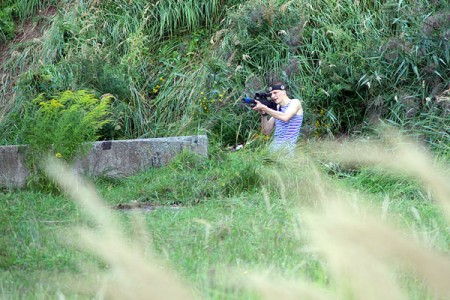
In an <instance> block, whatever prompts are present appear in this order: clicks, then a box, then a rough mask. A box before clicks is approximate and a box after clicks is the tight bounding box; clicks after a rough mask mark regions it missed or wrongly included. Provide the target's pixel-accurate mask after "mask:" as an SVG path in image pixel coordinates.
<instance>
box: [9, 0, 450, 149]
mask: <svg viewBox="0 0 450 300" xmlns="http://www.w3.org/2000/svg"><path fill="white" fill-rule="evenodd" d="M63 4H64V6H61V9H60V10H59V13H58V15H56V16H55V18H54V19H53V20H52V26H51V28H50V29H49V30H47V31H46V32H45V34H44V36H43V37H42V38H40V39H39V40H32V41H28V42H25V43H23V44H21V45H16V46H15V49H14V50H15V51H16V52H11V56H10V59H9V60H8V61H6V63H5V66H6V67H7V69H8V70H17V71H16V72H15V73H14V75H20V80H19V81H18V82H17V85H16V88H15V90H14V96H15V98H14V99H15V100H14V102H15V103H16V104H17V106H15V107H14V106H9V107H8V108H7V109H5V113H7V112H9V111H12V110H13V111H14V112H15V113H16V114H19V115H20V106H21V103H22V101H29V99H33V98H34V97H35V96H36V94H38V93H41V92H44V93H49V94H52V93H56V92H60V91H62V90H67V89H92V90H94V91H95V92H96V93H98V96H100V95H102V94H107V93H110V94H112V95H114V97H115V99H116V101H115V105H114V106H113V107H114V112H115V113H114V115H115V124H116V126H114V127H111V128H109V129H108V130H105V132H104V136H103V138H125V137H126V138H133V137H143V136H145V137H152V136H161V135H171V134H191V133H193V132H198V131H202V132H209V131H210V130H211V128H219V129H214V133H213V134H214V135H218V136H219V138H217V140H222V141H223V143H224V145H228V144H235V143H242V142H245V140H246V139H248V138H249V137H250V136H252V135H254V134H256V133H257V131H258V130H257V129H256V128H257V124H255V119H256V118H252V117H250V118H248V116H247V115H246V113H245V110H242V109H236V105H235V104H236V103H237V102H238V101H239V98H240V97H242V96H243V95H244V94H247V95H251V94H253V93H254V92H255V91H258V90H261V89H264V88H265V87H266V86H267V84H268V83H269V82H271V81H273V80H284V81H285V82H286V83H287V84H288V85H289V87H290V96H291V97H296V98H302V100H303V102H304V103H303V104H304V108H305V112H306V114H305V129H307V130H305V133H308V134H314V135H313V136H317V137H320V136H323V135H326V134H331V135H336V134H349V133H361V132H365V131H366V130H367V128H369V129H370V127H371V126H372V125H373V124H374V123H377V122H378V120H379V119H389V120H391V121H392V122H395V123H397V124H399V125H402V124H403V125H405V126H404V127H403V128H404V129H405V131H409V130H411V129H414V128H418V127H421V126H420V123H423V124H424V126H422V127H423V129H422V128H421V129H420V131H422V130H423V131H424V132H425V134H426V139H427V141H429V142H431V143H433V144H434V145H436V146H438V147H440V146H439V143H437V142H436V141H437V140H442V138H446V136H445V135H442V134H441V132H442V130H441V129H440V128H441V127H440V125H438V124H441V123H445V121H446V119H447V118H448V107H446V106H445V102H442V101H439V97H440V95H442V93H443V92H444V91H445V90H446V89H447V88H448V87H447V85H448V80H447V79H446V78H448V64H449V57H450V56H449V52H448V51H449V50H448V49H449V47H448V38H447V35H448V32H447V31H446V28H448V26H447V25H448V20H447V19H446V18H445V15H446V14H447V13H448V9H449V7H448V4H447V3H446V1H433V2H432V4H433V5H431V2H428V1H422V2H417V1H413V0H411V1H399V2H396V1H391V2H383V1H374V2H371V3H365V2H364V3H362V2H358V3H354V1H340V2H335V1H331V0H321V1H313V2H310V1H281V2H280V1H269V2H267V1H260V0H252V1H246V2H243V1H200V2H198V1H197V2H194V1H187V0H186V1H171V0H165V1H159V2H155V3H148V2H145V1H133V2H129V1H91V2H77V4H76V5H73V3H72V2H67V3H63ZM12 53H14V55H12ZM160 78H164V79H165V80H167V81H166V84H164V85H161V84H160V83H161V82H160V81H159V79H160ZM11 84H12V81H8V82H7V85H11ZM158 85H159V86H160V88H157V89H155V87H156V86H158ZM214 85H215V86H214ZM154 90H157V92H154ZM215 90H221V91H225V93H226V95H227V96H228V98H227V101H226V103H225V104H223V105H222V106H220V107H214V110H209V111H208V110H206V111H203V112H201V117H200V118H199V110H198V106H199V102H200V101H199V100H200V99H201V98H200V97H199V95H198V91H202V92H203V93H208V96H211V98H209V97H207V98H208V100H209V101H210V100H212V99H216V95H219V94H220V93H216V92H215ZM8 91H9V92H11V91H12V90H11V89H9V90H8ZM2 93H6V90H4V91H3V92H2ZM10 96H11V95H9V94H8V97H10ZM434 107H437V108H438V109H435V108H434ZM213 111H214V113H213ZM437 111H441V112H439V113H437ZM426 116H433V117H435V118H437V119H438V121H439V122H429V123H427V124H425V123H426V122H425V121H424V120H425V119H427V117H426ZM7 119H9V117H8V118H7ZM398 119H400V121H399V120H398ZM220 120H225V121H223V122H221V121H220ZM247 120H248V121H247ZM13 123H14V122H12V121H9V122H8V124H9V126H7V128H5V130H3V132H7V133H8V136H7V137H4V138H3V140H5V141H7V140H14V126H13ZM227 124H233V125H232V126H227ZM416 124H418V125H419V126H416ZM425 126H426V127H425ZM236 131H239V132H238V133H236ZM222 134H223V136H221V135H222ZM231 136H234V138H231ZM447 143H448V142H447V141H445V142H444V143H443V144H445V145H446V144H447ZM444 147H445V146H444Z"/></svg>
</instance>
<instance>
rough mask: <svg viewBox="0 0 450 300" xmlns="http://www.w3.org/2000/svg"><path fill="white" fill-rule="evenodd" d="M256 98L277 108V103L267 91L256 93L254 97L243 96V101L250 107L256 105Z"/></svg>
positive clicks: (272, 107) (269, 106) (274, 108)
mask: <svg viewBox="0 0 450 300" xmlns="http://www.w3.org/2000/svg"><path fill="white" fill-rule="evenodd" d="M255 100H258V101H259V102H261V104H264V105H265V106H267V107H268V108H271V109H273V110H277V104H276V103H275V102H273V101H272V98H271V94H270V93H265V92H258V93H255V96H254V97H253V98H248V97H246V98H242V103H244V104H247V105H249V106H250V107H255V105H256V102H255Z"/></svg>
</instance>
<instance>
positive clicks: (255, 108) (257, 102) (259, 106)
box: [253, 100, 265, 112]
mask: <svg viewBox="0 0 450 300" xmlns="http://www.w3.org/2000/svg"><path fill="white" fill-rule="evenodd" d="M255 103H256V104H255V106H253V109H254V110H257V111H259V112H261V110H263V109H264V106H265V105H264V104H262V103H261V102H259V101H258V100H255Z"/></svg>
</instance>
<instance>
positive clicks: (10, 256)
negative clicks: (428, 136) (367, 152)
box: [0, 145, 450, 299]
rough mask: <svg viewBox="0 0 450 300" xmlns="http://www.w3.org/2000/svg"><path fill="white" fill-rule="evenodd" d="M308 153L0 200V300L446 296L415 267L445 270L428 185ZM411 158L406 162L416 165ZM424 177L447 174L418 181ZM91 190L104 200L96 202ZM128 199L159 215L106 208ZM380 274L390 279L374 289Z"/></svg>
mask: <svg viewBox="0 0 450 300" xmlns="http://www.w3.org/2000/svg"><path fill="white" fill-rule="evenodd" d="M318 148H319V147H317V145H305V146H303V147H302V149H301V153H300V154H299V156H298V158H297V159H295V160H294V161H291V162H289V163H288V164H286V162H283V161H282V160H280V161H277V160H275V159H268V157H267V156H265V155H266V154H262V153H252V152H249V151H245V150H244V151H241V152H229V153H222V155H221V156H220V158H218V157H215V158H214V160H201V159H199V158H197V157H195V156H193V155H190V154H186V153H185V154H183V155H181V156H180V157H179V158H178V159H177V160H176V161H174V162H173V163H171V164H170V165H169V166H167V167H164V168H161V169H152V170H148V171H146V172H143V173H140V174H137V175H135V176H132V177H130V178H126V179H122V180H108V179H106V178H98V179H96V180H95V181H94V185H93V187H94V189H92V191H91V192H89V190H86V189H85V188H80V186H78V187H74V182H73V181H71V180H72V179H71V178H70V175H69V174H66V176H59V177H60V178H62V179H61V180H60V181H61V183H62V184H63V185H64V184H65V185H66V191H68V192H67V194H66V195H67V196H64V195H50V194H44V193H38V192H32V191H4V192H3V193H2V194H0V197H1V199H0V201H1V202H2V203H3V204H2V212H1V214H0V215H1V218H2V220H1V222H0V224H1V225H0V226H1V232H2V236H1V253H0V259H1V260H0V268H1V269H2V272H1V275H0V276H1V278H0V293H1V294H0V295H1V298H2V299H49V298H50V299H51V298H57V297H60V298H61V297H63V298H67V299H85V298H93V297H94V298H95V297H98V298H102V297H103V296H104V297H106V298H108V299H109V298H113V299H124V298H129V299H140V298H142V299H143V298H160V299H174V298H178V297H179V294H177V293H178V292H180V293H181V294H183V293H186V294H187V295H190V296H191V297H193V298H203V299H261V297H263V296H264V297H266V298H269V299H277V297H279V296H280V295H285V296H286V297H288V296H289V297H305V298H306V297H311V299H353V298H354V297H356V298H360V297H361V295H362V294H361V292H362V291H361V290H360V289H364V290H365V293H366V295H369V293H370V295H374V297H375V296H376V297H379V296H387V297H388V298H389V299H396V295H397V294H399V295H400V294H401V295H405V297H406V298H407V299H438V298H437V297H438V296H442V295H445V293H448V287H444V286H445V285H442V286H441V285H440V282H439V280H438V279H437V274H433V273H432V272H431V273H430V272H428V271H429V269H427V266H426V265H428V266H429V267H430V268H433V269H436V272H440V273H438V274H441V275H442V274H443V273H442V272H448V271H449V268H448V266H449V263H450V261H449V259H448V255H447V254H446V253H448V250H449V242H450V236H449V232H448V222H447V221H448V219H446V216H447V217H448V215H446V213H445V211H446V210H445V207H442V206H440V204H443V203H442V202H440V200H439V199H440V198H439V197H440V196H439V195H440V194H439V193H437V194H436V195H435V194H434V191H433V188H434V187H433V186H432V185H431V187H426V186H427V181H426V180H424V181H423V182H422V183H425V185H423V184H422V183H421V181H420V180H421V179H420V178H419V179H414V178H411V177H408V176H405V175H404V174H395V173H392V174H390V173H389V174H387V173H386V172H385V171H381V170H382V169H380V168H381V167H380V166H377V167H370V166H366V167H362V166H360V167H359V168H357V169H355V168H352V169H348V168H345V167H343V165H340V164H338V163H334V164H333V167H331V166H330V164H329V163H328V162H326V161H327V160H326V159H325V158H324V157H323V153H319V152H320V151H317V150H315V149H318ZM315 151H317V153H315V155H312V154H314V152H315ZM335 151H336V148H335ZM316 155H319V156H316ZM378 155H379V154H378ZM389 155H390V154H389ZM328 159H331V158H328ZM334 159H335V158H334ZM417 159H418V161H417V164H418V165H419V163H420V161H423V160H425V159H426V156H424V157H417ZM380 165H382V163H381V162H380ZM436 166H437V165H433V166H430V169H434V168H435V167H436ZM414 168H415V166H412V170H413V169H414ZM436 170H437V169H436ZM407 171H408V170H405V172H407ZM61 172H62V171H57V174H64V173H61ZM437 174H441V176H446V175H445V174H447V175H448V170H447V173H445V172H444V173H438V172H437V173H435V174H430V176H438V175H437ZM255 176H256V177H255ZM249 177H252V180H250V179H249ZM435 178H436V180H438V177H435ZM183 180H185V181H184V182H183ZM438 181H439V180H438ZM84 186H86V185H84ZM213 187H215V188H213ZM442 189H443V190H444V193H445V192H448V186H445V185H444V186H443V187H442ZM94 190H96V191H97V193H98V195H99V199H100V198H101V199H103V200H101V201H99V202H98V203H97V200H96V196H95V195H94V194H93V191H94ZM71 199H75V200H76V201H75V202H73V201H72V200H71ZM441 200H442V199H441ZM133 201H137V202H138V203H144V202H149V203H158V204H160V205H161V206H162V207H161V208H158V209H156V210H154V211H151V212H145V213H142V212H141V213H140V212H139V211H135V210H131V211H130V210H113V209H112V207H113V206H115V205H117V204H127V203H128V204H129V203H133ZM445 201H448V194H447V198H446V199H445ZM101 203H103V204H101ZM173 203H176V204H177V205H176V206H173V205H171V204H173ZM104 204H106V205H104ZM330 210H331V211H330ZM340 217H342V218H343V219H339V218H340ZM372 218H373V222H374V223H373V224H374V225H373V226H368V224H371V223H370V222H369V220H372ZM391 222H392V224H395V225H392V224H391ZM389 224H391V225H389ZM327 226H331V227H327ZM346 226H350V229H348V228H347V227H346ZM364 226H368V227H367V228H366V227H364ZM384 227H385V228H384ZM324 228H325V230H324V231H322V232H321V230H320V229H324ZM383 228H384V229H383ZM385 229H387V230H388V231H387V232H389V233H387V232H384V231H383V230H385ZM347 231H348V233H349V234H350V233H351V234H354V235H355V237H352V238H349V237H347V236H346V234H345V233H346V232H347ZM397 231H398V232H397ZM391 234H392V235H393V236H390V235H391ZM397 234H398V235H397ZM390 239H392V240H390ZM402 239H404V240H405V244H401V243H400V242H399V240H402ZM372 243H375V244H377V245H376V246H375V245H372ZM396 243H399V244H396ZM409 243H410V244H409ZM366 247H367V248H366ZM372 250H373V251H375V253H371V251H372ZM391 252H392V253H391ZM378 255H380V257H377V256H378ZM403 256H404V257H403ZM405 257H406V258H405ZM391 260H393V261H395V263H393V264H385V261H391ZM403 260H405V261H403ZM411 260H412V261H414V263H415V264H417V265H416V267H411ZM421 260H423V262H422V261H421ZM403 263H404V265H403ZM381 266H382V267H381ZM360 268H362V269H360ZM380 270H382V271H380ZM391 272H392V274H393V275H392V274H391ZM385 273H386V274H390V276H392V278H391V277H389V276H388V277H383V278H384V279H383V280H381V279H380V278H378V276H379V275H386V274H385ZM447 274H448V273H447ZM441 275H439V276H441ZM433 276H435V277H433ZM130 278H131V279H130ZM389 278H391V279H389ZM356 279H357V280H356ZM352 280H355V281H358V284H357V285H354V282H352ZM429 280H435V281H434V282H435V283H436V284H435V285H433V284H430V282H429ZM441 280H444V282H445V281H446V279H441ZM441 283H442V282H441ZM371 289H373V290H371ZM102 295H103V296H102ZM145 295H147V296H145ZM435 297H436V298H435ZM388 298H386V299H388ZM368 299H370V297H369V298H368ZM374 299H375V298H374Z"/></svg>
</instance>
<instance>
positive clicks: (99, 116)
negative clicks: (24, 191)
mask: <svg viewBox="0 0 450 300" xmlns="http://www.w3.org/2000/svg"><path fill="white" fill-rule="evenodd" d="M109 102H110V97H109V96H105V97H102V98H101V99H100V100H99V99H96V98H95V97H94V95H93V94H92V93H89V92H87V91H85V90H79V91H75V92H72V91H65V92H62V93H59V94H58V95H56V96H53V97H46V96H45V95H44V94H41V95H39V96H38V97H37V98H35V99H33V101H32V102H31V103H30V105H28V106H27V108H26V110H25V113H24V115H23V123H22V130H21V132H20V138H19V139H20V141H21V142H22V143H24V144H27V145H28V148H27V152H26V155H27V157H28V163H29V165H30V166H31V170H34V173H33V174H32V176H31V180H30V182H29V184H30V185H31V186H33V185H34V184H36V185H37V188H48V187H51V184H49V183H48V182H47V181H46V180H45V178H43V177H42V176H41V175H40V172H38V167H39V164H40V162H42V161H43V159H44V158H45V156H46V155H48V154H49V153H53V155H55V156H56V157H57V158H60V159H64V160H66V161H68V162H71V161H72V160H73V159H74V158H75V156H76V155H79V154H82V153H83V151H86V150H88V144H86V142H89V141H95V140H96V139H97V133H98V131H99V130H100V129H101V128H102V126H104V125H105V124H106V123H108V122H109V120H108V119H106V117H107V114H108V113H109Z"/></svg>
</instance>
